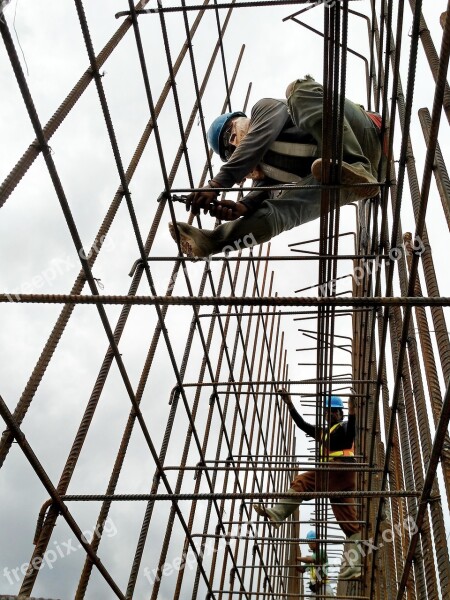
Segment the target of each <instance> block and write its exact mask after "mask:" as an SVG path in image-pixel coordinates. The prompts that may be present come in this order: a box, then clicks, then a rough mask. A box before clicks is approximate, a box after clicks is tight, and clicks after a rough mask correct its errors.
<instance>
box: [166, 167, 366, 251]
mask: <svg viewBox="0 0 450 600" xmlns="http://www.w3.org/2000/svg"><path fill="white" fill-rule="evenodd" d="M302 185H303V186H309V185H312V186H317V181H316V180H315V179H314V177H313V176H312V175H309V176H308V177H305V178H304V179H303V181H302ZM358 199H359V196H358V194H357V193H355V188H344V189H341V191H340V195H339V203H340V205H341V206H343V205H344V204H348V203H349V202H353V201H354V200H358ZM320 201H321V190H320V188H319V187H316V188H314V187H313V188H306V187H300V188H297V189H286V190H284V191H283V192H282V193H281V194H280V195H279V196H278V197H277V198H274V199H270V200H265V201H264V202H263V203H262V204H261V207H260V208H259V209H258V210H256V211H255V212H254V213H253V214H251V215H249V216H248V217H241V218H240V219H236V220H235V221H228V222H226V223H222V224H221V225H219V226H218V227H216V229H201V230H200V229H197V228H196V227H193V226H192V225H188V224H187V223H177V225H178V229H179V232H180V236H181V238H182V246H183V241H185V244H184V246H183V252H185V254H188V255H193V256H202V257H205V256H208V255H210V254H217V253H219V252H232V251H237V250H240V249H244V248H249V247H251V246H254V245H256V244H262V243H264V242H268V241H269V240H270V239H272V238H273V237H275V236H276V235H279V234H280V233H282V232H283V231H288V230H289V229H292V228H293V227H298V226H299V225H302V224H303V223H308V222H309V221H313V220H314V219H318V218H319V217H320ZM172 236H173V237H174V234H173V232H172ZM188 245H189V246H190V247H191V248H193V251H192V252H190V251H188Z"/></svg>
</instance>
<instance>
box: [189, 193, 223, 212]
mask: <svg viewBox="0 0 450 600" xmlns="http://www.w3.org/2000/svg"><path fill="white" fill-rule="evenodd" d="M218 195H219V192H215V191H214V188H213V187H212V186H208V187H205V188H203V189H202V190H200V191H199V192H192V193H191V194H189V196H187V197H186V210H190V211H191V213H192V214H193V215H198V213H199V212H200V210H201V209H202V208H203V212H204V213H205V215H206V213H207V212H208V211H209V210H210V208H211V206H214V203H215V202H217V196H218Z"/></svg>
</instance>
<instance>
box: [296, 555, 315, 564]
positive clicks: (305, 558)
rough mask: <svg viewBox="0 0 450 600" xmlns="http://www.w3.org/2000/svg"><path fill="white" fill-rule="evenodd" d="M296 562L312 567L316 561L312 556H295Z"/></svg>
mask: <svg viewBox="0 0 450 600" xmlns="http://www.w3.org/2000/svg"><path fill="white" fill-rule="evenodd" d="M297 560H298V562H303V563H305V564H306V565H313V564H315V562H316V559H315V558H313V557H312V556H297Z"/></svg>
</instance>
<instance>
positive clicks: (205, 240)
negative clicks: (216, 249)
mask: <svg viewBox="0 0 450 600" xmlns="http://www.w3.org/2000/svg"><path fill="white" fill-rule="evenodd" d="M177 229H178V233H179V235H180V247H181V251H182V252H183V254H186V256H189V257H191V258H193V257H198V258H205V257H206V256H209V255H210V254H211V253H212V250H213V248H212V244H211V241H210V239H209V237H208V234H207V233H206V232H205V231H203V230H202V229H197V227H193V226H192V225H189V224H188V223H180V222H179V221H177ZM169 231H170V235H171V236H172V238H173V239H174V240H175V241H177V237H176V232H175V227H174V226H173V224H172V223H169Z"/></svg>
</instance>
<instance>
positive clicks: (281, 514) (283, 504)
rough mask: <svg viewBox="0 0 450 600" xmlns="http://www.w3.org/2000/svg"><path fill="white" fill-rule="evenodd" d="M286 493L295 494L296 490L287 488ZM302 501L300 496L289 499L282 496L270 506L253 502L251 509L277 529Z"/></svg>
mask: <svg viewBox="0 0 450 600" xmlns="http://www.w3.org/2000/svg"><path fill="white" fill-rule="evenodd" d="M287 493H288V494H296V493H297V492H296V490H294V489H293V488H289V489H288V491H287ZM301 503H302V500H301V498H295V499H292V500H290V499H289V498H282V499H281V500H280V501H279V502H277V503H276V504H275V506H272V508H266V507H265V506H264V505H263V504H254V505H253V510H254V511H255V512H256V513H258V515H260V516H261V517H264V518H265V519H267V520H268V521H269V522H270V524H271V525H273V527H274V528H275V529H277V528H278V527H279V526H280V525H281V523H282V522H283V521H284V520H285V519H287V518H288V517H289V516H290V515H292V513H293V512H294V510H295V509H296V508H298V506H299V505H300V504H301Z"/></svg>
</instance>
